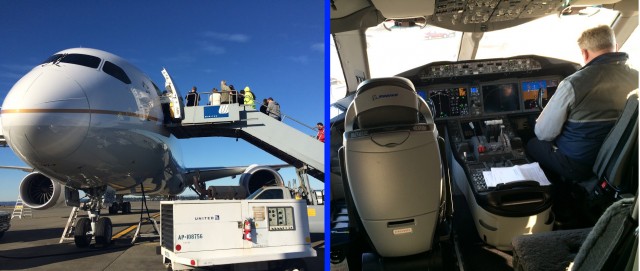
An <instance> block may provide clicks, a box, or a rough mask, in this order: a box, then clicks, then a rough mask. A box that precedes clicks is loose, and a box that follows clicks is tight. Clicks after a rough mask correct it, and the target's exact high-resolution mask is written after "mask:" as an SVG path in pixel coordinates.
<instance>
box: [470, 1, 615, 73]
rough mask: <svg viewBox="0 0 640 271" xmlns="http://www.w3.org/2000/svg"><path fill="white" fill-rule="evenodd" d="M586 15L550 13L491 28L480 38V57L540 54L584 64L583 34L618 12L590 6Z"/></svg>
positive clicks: (609, 19) (611, 21)
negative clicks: (499, 27)
mask: <svg viewBox="0 0 640 271" xmlns="http://www.w3.org/2000/svg"><path fill="white" fill-rule="evenodd" d="M584 14H585V15H571V16H561V17H559V16H558V15H555V14H554V15H549V16H547V17H543V18H540V19H537V20H533V21H531V22H528V23H525V24H521V25H518V26H516V27H512V28H506V29H502V30H498V31H493V32H487V33H485V34H484V36H483V37H482V39H481V40H480V45H479V47H478V53H477V55H476V59H486V58H503V57H511V56H518V55H539V56H546V57H553V58H558V59H564V60H568V61H571V62H575V63H579V64H582V55H581V54H580V49H579V48H578V43H577V40H578V37H580V34H581V33H582V32H583V31H584V30H586V29H588V28H592V27H596V26H598V25H601V24H604V25H611V24H612V23H613V21H614V20H615V19H616V18H617V17H618V14H619V13H618V12H617V11H613V10H610V9H605V8H587V9H585V10H584Z"/></svg>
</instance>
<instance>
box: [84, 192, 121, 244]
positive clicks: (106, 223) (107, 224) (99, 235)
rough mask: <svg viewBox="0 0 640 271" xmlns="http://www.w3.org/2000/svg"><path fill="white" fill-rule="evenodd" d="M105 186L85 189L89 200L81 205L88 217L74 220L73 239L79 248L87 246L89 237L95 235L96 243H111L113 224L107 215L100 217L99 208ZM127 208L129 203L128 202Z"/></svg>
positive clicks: (91, 237) (89, 242)
mask: <svg viewBox="0 0 640 271" xmlns="http://www.w3.org/2000/svg"><path fill="white" fill-rule="evenodd" d="M105 189H106V187H105V188H92V189H91V190H89V191H85V192H86V194H87V196H89V202H88V203H87V204H85V205H84V206H83V207H82V210H85V211H87V214H88V215H89V217H88V218H87V217H82V218H79V219H78V220H76V225H75V230H74V235H73V239H74V241H75V244H76V246H77V247H79V248H85V247H88V246H89V245H90V244H91V239H93V238H94V237H95V240H96V244H97V245H100V246H108V245H110V244H111V235H112V233H113V225H112V224H111V219H110V218H108V217H100V209H101V207H102V197H103V195H104V192H105ZM129 210H131V204H130V203H129Z"/></svg>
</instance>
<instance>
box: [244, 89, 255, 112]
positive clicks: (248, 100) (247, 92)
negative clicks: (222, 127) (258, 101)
mask: <svg viewBox="0 0 640 271" xmlns="http://www.w3.org/2000/svg"><path fill="white" fill-rule="evenodd" d="M254 100H255V97H253V93H252V92H251V89H250V88H249V87H248V86H246V87H244V105H250V106H251V108H253V109H256V105H255V103H254Z"/></svg>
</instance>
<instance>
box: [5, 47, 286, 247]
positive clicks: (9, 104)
mask: <svg viewBox="0 0 640 271" xmlns="http://www.w3.org/2000/svg"><path fill="white" fill-rule="evenodd" d="M163 73H165V78H167V79H169V80H170V76H168V73H166V71H163ZM169 86H171V84H170V85H169ZM167 90H168V92H169V94H170V95H169V96H170V99H171V100H172V102H173V106H172V108H171V109H172V110H174V111H173V113H171V115H172V116H164V115H163V111H162V108H161V102H160V96H161V95H162V91H161V90H160V89H159V88H158V87H157V86H156V84H154V83H153V82H152V81H151V80H150V79H149V77H147V76H146V75H145V74H144V73H142V72H141V71H140V70H139V69H137V68H136V67H134V66H133V65H131V64H130V63H129V62H127V61H126V60H124V59H122V58H120V57H118V56H116V55H113V54H111V53H108V52H104V51H101V50H96V49H88V48H74V49H68V50H63V51H60V52H58V53H55V54H54V55H53V56H51V57H49V58H47V59H46V60H45V61H44V62H43V63H42V64H40V65H38V66H36V67H35V68H33V69H32V70H31V71H30V72H29V73H27V74H26V75H25V76H24V77H22V78H21V79H20V80H19V81H18V82H17V83H16V84H15V85H14V86H13V88H12V89H11V90H10V91H9V93H8V95H7V97H6V98H5V100H4V103H3V105H2V132H3V135H4V137H5V139H6V142H7V144H8V145H9V147H10V148H11V149H12V150H13V151H14V153H15V154H16V155H17V156H18V157H19V158H20V159H22V160H23V161H24V162H25V163H27V164H28V165H29V166H30V168H18V169H22V170H24V171H28V172H32V173H30V174H29V175H27V176H26V177H25V178H24V179H23V180H22V182H21V184H20V197H21V198H22V200H23V201H24V203H25V204H26V205H27V206H29V207H31V208H34V209H38V210H40V209H47V208H50V207H53V206H56V205H59V204H61V203H62V202H63V201H65V200H66V202H67V205H69V206H78V205H79V192H78V191H79V190H82V191H84V192H85V193H86V195H87V196H88V197H89V200H90V201H89V204H88V206H89V208H88V210H87V211H88V213H89V218H80V219H78V220H77V224H76V230H75V244H76V246H78V247H86V246H88V245H89V244H90V242H91V239H92V237H95V240H96V243H98V244H102V245H105V244H108V243H109V242H110V240H111V233H112V226H111V220H110V219H109V218H108V217H100V209H101V205H102V204H101V202H102V200H104V198H105V194H107V195H109V194H113V193H109V192H113V190H115V193H116V195H117V197H118V199H119V204H118V203H115V204H114V206H112V207H110V210H109V211H110V213H112V212H113V211H114V208H115V211H116V212H117V210H118V209H122V211H123V212H130V210H131V205H130V203H128V202H124V203H123V202H122V196H123V195H126V194H132V193H136V194H139V193H142V192H143V190H142V187H143V188H144V193H145V194H147V195H150V194H161V195H178V194H180V193H182V192H183V191H184V190H185V188H186V187H187V186H190V185H193V184H194V180H196V181H195V182H204V181H208V180H213V179H217V178H222V177H228V176H235V175H241V177H240V178H239V183H240V186H243V187H245V188H247V189H248V188H249V187H262V186H263V185H265V184H267V183H269V182H273V181H275V182H279V183H283V180H282V177H281V176H280V174H278V172H276V170H278V169H279V168H282V167H286V166H287V165H274V166H257V165H252V166H248V167H211V168H186V167H185V166H184V165H183V163H182V157H181V152H180V149H179V144H177V143H178V142H177V140H176V138H175V137H173V136H172V135H171V134H170V132H169V131H168V130H167V129H166V128H165V126H164V125H163V120H164V119H165V118H169V117H171V118H173V117H175V118H177V119H179V118H180V116H181V115H180V107H179V106H175V105H180V106H181V103H182V101H181V100H180V99H179V98H178V97H180V94H179V93H178V91H177V90H176V89H175V87H168V89H167ZM3 168H14V169H15V168H16V167H3ZM257 173H260V174H257ZM196 177H197V178H196ZM196 185H197V184H196ZM248 192H249V193H252V192H253V191H249V190H248Z"/></svg>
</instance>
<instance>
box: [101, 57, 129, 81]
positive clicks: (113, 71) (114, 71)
mask: <svg viewBox="0 0 640 271" xmlns="http://www.w3.org/2000/svg"><path fill="white" fill-rule="evenodd" d="M102 70H103V71H104V72H106V73H107V74H108V75H111V76H113V77H115V78H116V79H118V80H120V81H122V82H123V83H125V84H131V79H129V76H127V73H125V72H124V70H123V69H122V68H120V67H118V65H116V64H113V63H111V62H109V61H105V62H104V67H102Z"/></svg>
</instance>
